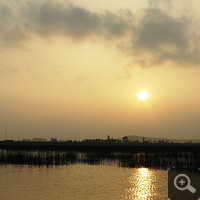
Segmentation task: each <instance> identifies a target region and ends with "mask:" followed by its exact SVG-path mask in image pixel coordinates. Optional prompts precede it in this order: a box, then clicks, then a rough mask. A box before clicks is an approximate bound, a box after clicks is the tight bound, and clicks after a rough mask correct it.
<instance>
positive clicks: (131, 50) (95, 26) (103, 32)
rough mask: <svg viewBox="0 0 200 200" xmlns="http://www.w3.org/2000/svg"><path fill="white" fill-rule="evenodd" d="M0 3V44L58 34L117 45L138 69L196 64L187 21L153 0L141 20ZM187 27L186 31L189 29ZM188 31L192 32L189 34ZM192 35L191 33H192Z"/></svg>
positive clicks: (57, 5)
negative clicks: (160, 6) (172, 63)
mask: <svg viewBox="0 0 200 200" xmlns="http://www.w3.org/2000/svg"><path fill="white" fill-rule="evenodd" d="M12 2H13V1H6V0H2V1H1V2H0V19H1V20H0V46H1V47H2V48H3V47H4V48H5V47H10V46H16V45H21V44H24V43H25V42H27V41H28V39H29V38H31V36H32V35H38V36H40V37H43V38H47V37H55V36H62V37H66V38H72V39H73V40H74V41H80V40H86V39H91V38H93V37H95V38H100V39H101V40H102V41H104V42H109V43H112V41H115V43H113V45H115V44H117V47H120V49H121V50H122V52H123V53H124V54H125V55H127V54H128V55H129V56H132V58H133V62H134V63H137V64H139V65H141V66H154V65H160V64H162V63H164V62H168V61H169V62H174V63H176V64H178V65H181V66H191V65H199V62H200V57H199V53H200V49H199V42H200V36H199V35H198V34H197V32H196V30H195V28H194V27H192V25H193V21H192V19H191V18H189V17H187V16H179V17H177V15H176V17H175V15H174V16H172V15H170V14H168V12H167V10H166V9H164V6H163V5H164V4H165V3H166V2H167V4H168V6H167V8H169V7H170V6H169V4H170V1H168V0H166V1H165V0H164V1H163V2H164V4H163V5H162V8H159V6H157V5H156V2H155V1H154V0H151V1H150V3H149V5H150V6H149V8H147V9H145V10H142V11H141V13H143V15H142V17H141V15H140V17H137V15H135V16H134V14H133V13H132V12H131V11H130V10H128V9H127V10H122V11H120V12H119V13H117V14H116V13H113V12H110V11H105V12H104V13H94V12H91V11H89V10H87V9H86V8H82V7H79V6H75V5H73V4H70V3H66V2H65V3H61V2H59V1H55V0H48V1H47V0H41V1H33V0H29V1H26V2H24V1H19V2H20V3H19V4H18V5H17V6H16V5H14V4H13V3H12ZM191 27H192V28H193V29H192V28H191ZM192 30H193V31H192ZM194 33H195V34H194Z"/></svg>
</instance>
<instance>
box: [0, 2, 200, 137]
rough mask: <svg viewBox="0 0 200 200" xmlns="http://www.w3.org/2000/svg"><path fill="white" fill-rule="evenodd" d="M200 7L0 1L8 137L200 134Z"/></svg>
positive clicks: (0, 111) (0, 104)
mask: <svg viewBox="0 0 200 200" xmlns="http://www.w3.org/2000/svg"><path fill="white" fill-rule="evenodd" d="M158 2H159V3H158ZM198 4H199V3H198V2H197V1H182V0H178V1H176V2H173V1H170V0H162V1H156V0H149V1H144V0H143V1H141V0H135V1H130V0H124V1H119V2H116V1H114V0H102V1H92V0H84V1H82V0H77V1H74V2H73V1H64V0H60V1H58V0H57V1H56V0H41V1H34V0H20V1H11V0H2V1H1V2H0V19H1V21H0V51H1V53H0V133H1V135H0V139H1V140H3V139H5V129H6V128H5V127H6V125H7V126H8V139H22V138H33V137H44V138H47V139H50V137H57V138H58V139H78V140H79V139H80V140H82V139H86V138H106V136H107V135H108V134H109V135H111V136H112V137H114V138H118V137H123V136H125V135H140V136H146V137H148V136H149V137H166V138H171V139H173V138H181V139H199V138H200V45H199V43H200V32H199V26H200V23H199V19H200V14H199V11H198V8H199V6H200V5H198ZM143 90H145V91H146V92H147V93H148V95H149V97H148V98H147V99H146V100H145V101H141V100H139V99H138V96H137V95H138V93H139V92H140V91H143Z"/></svg>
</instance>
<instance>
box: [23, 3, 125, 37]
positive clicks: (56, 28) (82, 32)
mask: <svg viewBox="0 0 200 200" xmlns="http://www.w3.org/2000/svg"><path fill="white" fill-rule="evenodd" d="M22 10H23V11H22V12H21V17H22V18H23V19H27V20H26V22H25V24H26V26H27V29H28V30H29V31H31V32H34V33H37V34H39V35H41V36H49V35H50V36H51V35H55V34H56V35H57V34H61V35H64V36H68V37H72V38H74V39H84V38H86V37H88V36H90V35H94V36H98V37H103V38H106V37H113V36H114V37H121V36H123V35H124V32H126V30H128V28H129V25H128V23H127V22H126V21H125V20H123V17H122V16H117V15H115V14H113V13H111V12H106V13H105V14H101V15H100V14H97V13H92V12H90V11H88V10H86V9H85V8H81V7H77V6H74V5H72V4H70V5H64V4H60V3H56V2H54V1H43V3H40V5H39V6H38V2H35V1H33V2H29V3H28V4H27V5H26V6H25V7H24V8H23V9H22Z"/></svg>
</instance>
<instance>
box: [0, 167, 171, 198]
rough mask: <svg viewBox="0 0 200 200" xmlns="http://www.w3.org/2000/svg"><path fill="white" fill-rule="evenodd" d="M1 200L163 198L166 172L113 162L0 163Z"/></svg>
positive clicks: (165, 186)
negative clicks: (59, 164)
mask: <svg viewBox="0 0 200 200" xmlns="http://www.w3.org/2000/svg"><path fill="white" fill-rule="evenodd" d="M0 186H1V190H0V199H2V200H10V199H15V200H23V199H26V200H40V199H41V200H47V199H48V200H57V199H59V200H66V199H69V200H73V199H74V200H82V199H89V200H90V199H91V200H95V199H102V200H105V199H106V200H117V199H141V200H142V199H159V200H162V199H167V192H168V191H167V171H166V170H154V169H148V168H122V167H118V166H114V165H109V166H107V165H88V164H74V165H68V166H50V167H47V166H42V167H39V166H28V165H25V166H19V165H16V166H14V165H2V166H0Z"/></svg>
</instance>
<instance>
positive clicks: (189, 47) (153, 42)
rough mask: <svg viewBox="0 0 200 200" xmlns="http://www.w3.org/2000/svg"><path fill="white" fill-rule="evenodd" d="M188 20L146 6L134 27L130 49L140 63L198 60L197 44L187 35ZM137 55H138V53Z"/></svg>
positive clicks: (193, 63) (196, 61) (183, 62)
mask: <svg viewBox="0 0 200 200" xmlns="http://www.w3.org/2000/svg"><path fill="white" fill-rule="evenodd" d="M190 23H191V20H189V19H188V18H186V17H179V18H173V17H171V16H169V15H167V13H166V12H164V11H162V10H160V9H158V8H150V9H147V10H146V11H145V15H144V16H143V18H142V20H141V21H140V23H139V25H138V26H137V27H136V28H135V31H134V35H133V38H132V43H131V45H132V46H131V49H132V51H133V53H134V54H135V55H137V59H138V62H140V64H143V65H145V64H146V65H155V64H161V63H163V62H165V61H174V62H176V63H179V64H181V65H185V64H187V65H188V64H191V65H196V64H199V61H200V59H199V56H198V54H199V47H198V46H194V44H195V41H194V39H193V38H192V36H191V35H190V32H189V29H190V26H189V25H190ZM140 55H141V56H140Z"/></svg>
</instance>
